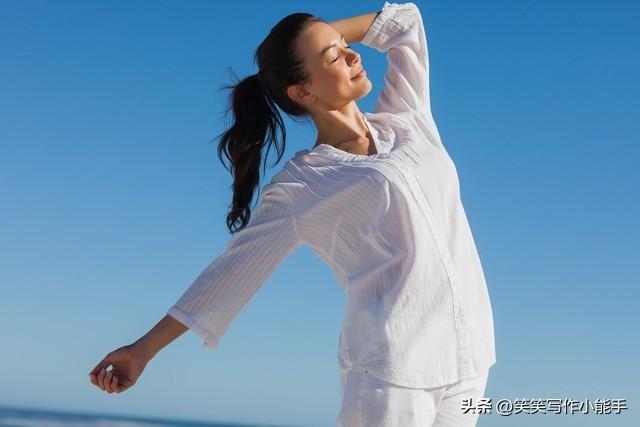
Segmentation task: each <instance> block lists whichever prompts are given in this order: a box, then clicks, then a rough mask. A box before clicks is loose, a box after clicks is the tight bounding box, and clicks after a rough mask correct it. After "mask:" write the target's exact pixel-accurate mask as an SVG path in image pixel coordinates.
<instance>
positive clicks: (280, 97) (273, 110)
mask: <svg viewBox="0 0 640 427" xmlns="http://www.w3.org/2000/svg"><path fill="white" fill-rule="evenodd" d="M318 21H322V22H326V21H324V20H323V19H322V18H320V17H317V16H314V15H312V14H310V13H304V12H298V13H292V14H290V15H287V16H286V17H284V18H283V19H281V20H280V21H279V22H278V23H277V24H276V25H275V26H274V27H273V28H272V29H271V31H270V32H269V35H268V36H267V37H266V38H265V39H264V41H263V42H262V43H260V46H258V48H257V49H256V52H255V54H254V62H255V63H256V65H257V66H258V69H259V70H260V71H259V72H258V73H256V74H253V75H250V76H248V77H246V78H245V79H244V80H242V81H240V82H238V81H237V77H236V83H235V84H232V85H230V86H223V89H231V90H232V92H231V94H230V96H229V106H228V108H227V110H226V111H227V113H228V112H229V110H233V116H234V122H233V125H232V126H231V127H230V128H229V129H228V130H226V131H225V132H223V133H222V134H221V136H222V137H221V139H220V143H219V144H218V157H220V161H221V162H222V164H223V165H224V166H225V168H227V170H229V171H230V172H231V174H232V175H233V186H232V187H233V201H232V203H231V205H230V206H229V208H230V210H229V213H228V215H227V220H226V222H227V227H228V228H229V231H231V233H232V234H233V233H235V232H237V231H240V230H242V229H243V228H244V227H245V226H246V225H247V224H248V223H249V220H250V218H251V209H250V206H249V205H250V204H251V200H252V199H253V193H254V191H255V188H256V187H258V185H259V184H260V161H261V159H262V149H263V148H264V147H265V146H266V147H267V153H266V154H268V153H269V149H270V148H271V145H275V146H276V149H277V153H278V159H277V160H276V162H275V164H277V163H278V162H279V161H280V159H281V158H282V156H283V154H284V148H285V142H286V130H285V127H284V122H283V120H282V116H281V115H280V113H279V112H278V107H279V108H280V109H281V110H282V111H284V112H285V113H286V114H287V115H289V116H290V117H291V118H292V119H294V120H296V118H297V117H308V114H309V112H308V111H307V110H306V109H305V108H303V107H302V106H301V105H299V104H298V103H297V102H295V101H294V100H292V99H291V98H290V97H289V96H288V95H287V88H288V87H289V86H290V85H296V84H300V83H303V82H306V81H308V79H309V73H308V71H307V69H306V67H305V65H304V61H303V59H302V58H301V56H300V55H299V52H298V51H297V49H296V48H295V41H296V39H297V37H298V35H299V34H300V33H301V32H302V31H303V30H304V29H305V28H306V27H307V26H308V25H309V24H311V23H312V22H318ZM278 130H279V131H280V134H281V135H282V141H281V142H280V141H279V140H278V137H277V136H278V135H277V133H278ZM218 137H220V135H219V136H218ZM223 155H224V157H226V158H227V159H228V160H230V162H231V165H230V167H227V165H225V160H224V158H223ZM265 162H266V155H265ZM275 164H274V165H273V166H275ZM263 170H264V169H263Z"/></svg>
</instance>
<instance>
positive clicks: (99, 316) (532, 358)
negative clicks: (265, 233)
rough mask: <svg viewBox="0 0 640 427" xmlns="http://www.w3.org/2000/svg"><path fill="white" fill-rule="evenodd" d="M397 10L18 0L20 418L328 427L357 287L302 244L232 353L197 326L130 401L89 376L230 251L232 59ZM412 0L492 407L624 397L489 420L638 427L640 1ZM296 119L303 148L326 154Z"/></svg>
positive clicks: (15, 382)
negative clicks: (281, 37) (310, 26)
mask: <svg viewBox="0 0 640 427" xmlns="http://www.w3.org/2000/svg"><path fill="white" fill-rule="evenodd" d="M382 3H383V2H382V1H379V2H378V1H376V2H370V1H350V2H337V1H323V2H320V1H316V2H313V1H300V0H298V1H278V2H273V3H269V4H267V3H264V2H257V1H256V2H246V1H243V2H215V1H188V2H180V1H157V2H150V1H139V0H138V1H126V2H125V1H91V2H84V1H57V2H54V1H2V2H0V40H2V42H1V43H0V144H1V148H2V150H1V152H0V153H1V154H0V197H1V199H0V200H1V201H2V209H1V210H0V236H2V237H1V238H0V251H1V256H0V286H1V294H0V295H1V298H0V322H1V324H2V328H1V331H2V332H1V335H0V337H1V339H2V351H0V402H2V404H6V405H25V406H26V405H34V406H38V407H43V408H52V409H65V410H79V411H100V412H107V413H117V414H135V415H152V416H161V417H162V416H167V417H172V418H179V417H186V418H192V419H203V420H228V421H254V422H255V421H262V422H272V423H282V424H292V425H293V424H297V425H305V426H330V425H332V424H333V423H334V421H335V417H336V415H337V411H338V410H339V406H340V401H339V371H338V365H337V359H336V351H337V345H338V336H339V328H340V322H341V318H342V311H343V308H344V297H343V294H342V292H341V289H340V287H339V286H338V284H337V283H336V281H335V279H334V277H333V275H332V274H331V271H330V270H329V268H328V267H327V266H326V265H325V264H323V263H322V261H320V260H319V259H318V258H316V257H315V255H314V254H313V253H312V252H311V250H310V249H309V248H308V247H306V246H305V247H302V248H301V249H300V250H299V251H297V252H295V253H294V254H293V255H291V256H290V257H289V258H288V259H287V260H286V261H285V262H284V263H283V264H281V265H280V267H279V268H278V269H277V270H276V272H274V274H273V275H272V276H271V277H270V278H269V280H268V281H267V282H265V284H264V286H263V287H262V288H261V289H260V291H259V292H258V293H257V294H256V296H255V297H254V299H253V300H252V301H251V302H250V304H249V305H248V306H247V307H246V308H245V310H244V311H242V312H241V313H240V315H239V316H238V317H237V318H236V321H235V322H234V324H233V325H232V326H231V328H230V330H229V331H228V332H227V334H226V335H225V336H224V337H223V339H222V341H221V345H220V347H219V349H217V350H213V351H212V350H209V349H205V348H203V347H201V340H200V339H199V338H197V336H196V335H195V334H193V333H191V332H188V333H187V334H185V335H183V336H182V337H180V338H179V339H178V340H177V341H175V342H174V343H173V344H172V345H170V346H169V347H167V348H166V349H165V350H163V351H162V352H161V353H159V354H158V355H157V357H156V358H155V359H153V360H152V361H151V362H150V364H149V365H148V366H147V369H146V370H145V372H144V373H143V376H142V377H141V378H140V381H139V383H138V384H137V385H136V386H135V387H134V388H132V389H131V390H129V391H127V392H125V393H123V394H107V393H104V392H102V391H101V390H99V389H97V388H96V387H94V386H93V385H91V384H90V383H89V380H88V377H87V374H88V372H89V370H90V369H91V368H92V367H93V366H94V365H95V364H96V363H97V362H98V361H99V360H100V359H101V358H102V357H103V356H104V355H105V354H106V353H107V352H109V351H111V350H113V349H115V348H116V347H119V346H121V345H125V344H128V343H130V342H132V341H133V340H135V339H137V338H138V337H139V336H140V335H142V334H144V333H145V332H146V331H147V330H148V329H149V328H150V327H151V326H153V325H154V324H155V323H156V322H157V321H158V320H159V319H160V318H161V317H162V316H164V314H165V312H166V310H167V309H168V308H169V306H170V305H172V304H173V303H174V302H175V300H176V299H177V298H178V297H179V296H180V295H181V293H182V292H183V291H184V289H186V287H188V286H189V285H190V284H191V283H192V281H193V280H194V279H195V277H196V276H197V275H198V274H199V273H200V271H201V270H202V269H203V268H204V267H205V266H206V265H207V264H208V263H209V262H210V261H211V260H212V259H213V258H214V257H216V256H217V255H218V254H220V253H221V251H222V250H223V249H224V247H225V245H226V243H227V241H228V239H229V234H228V231H227V229H226V226H225V224H224V218H225V215H226V208H227V205H228V203H229V201H230V197H231V193H230V185H231V177H230V176H229V174H228V172H227V171H226V170H225V169H224V168H223V167H222V165H221V164H220V163H219V161H218V158H217V155H216V153H215V146H216V143H215V142H214V143H209V141H211V140H212V138H214V136H216V135H217V134H219V133H220V132H221V131H222V130H223V129H224V127H225V125H226V123H225V120H224V118H223V110H224V108H225V106H226V104H225V102H226V95H227V92H224V91H218V88H219V87H220V86H221V85H222V84H227V83H229V82H230V81H231V80H230V76H229V73H228V69H227V67H229V66H231V67H232V68H233V70H234V71H235V72H236V73H237V74H238V76H240V77H244V76H246V75H247V74H249V73H253V72H255V71H256V69H255V68H254V64H253V63H252V55H253V52H254V50H255V48H256V47H257V45H258V44H259V43H260V42H261V41H262V40H263V38H264V37H265V36H266V34H267V33H268V31H269V29H270V28H271V27H272V26H273V25H274V24H275V23H276V22H277V21H278V20H279V19H281V18H282V17H284V16H285V15H287V14H289V13H292V12H298V11H309V12H312V13H315V14H318V15H320V16H323V17H324V18H326V19H329V20H332V19H337V18H342V17H346V16H351V15H356V14H360V13H366V12H372V11H375V10H377V9H379V8H380V6H382ZM416 3H417V4H418V6H419V7H420V9H421V11H422V15H423V18H424V21H425V25H426V29H427V38H428V43H429V49H430V61H431V91H432V95H431V100H432V107H433V113H434V117H435V120H436V123H437V124H438V127H439V130H440V134H441V136H442V140H443V143H444V144H445V145H446V147H447V148H448V150H449V153H450V155H451V156H452V158H453V159H454V161H455V163H456V166H457V169H458V173H459V177H460V182H461V191H462V198H463V202H464V204H465V207H466V210H467V216H468V218H469V221H470V223H471V227H472V230H473V233H474V236H475V238H476V244H477V246H478V250H479V252H480V256H481V260H482V263H483V267H484V270H485V275H486V279H487V283H488V286H489V292H490V296H491V299H492V303H493V311H494V317H495V328H496V329H495V330H496V349H497V359H498V362H497V364H496V365H495V366H494V367H493V368H492V371H491V375H490V377H489V384H488V387H487V391H486V393H485V396H487V397H491V398H492V399H493V402H496V401H497V400H499V399H510V400H514V399H516V398H541V399H547V398H575V399H582V400H584V399H585V398H590V399H595V398H597V397H601V398H626V399H628V402H629V406H630V407H631V409H629V410H627V411H625V414H623V415H594V414H588V415H573V416H571V415H555V416H553V415H536V416H534V415H523V414H519V415H512V416H510V417H505V416H502V417H501V416H498V415H486V416H484V415H483V416H482V417H481V418H480V422H479V424H478V425H479V426H485V427H487V426H512V425H518V426H539V425H563V426H596V425H598V426H600V425H602V426H604V425H606V426H619V425H620V426H622V425H633V424H636V425H637V424H638V422H639V421H640V417H639V416H638V412H637V410H636V409H635V408H634V406H637V402H638V398H639V397H640V395H639V392H638V387H637V384H638V382H639V381H640V375H639V370H638V368H637V358H638V350H640V346H639V345H638V342H639V341H638V338H639V334H638V329H637V326H638V324H640V322H639V320H640V319H639V317H640V316H639V315H638V312H639V310H638V309H639V305H638V297H639V294H640V293H639V291H638V285H639V284H640V280H639V279H638V277H639V274H638V273H639V268H638V255H639V251H638V241H639V239H640V236H639V234H640V233H639V232H638V231H639V230H638V218H639V217H640V212H639V211H640V209H639V208H640V204H639V200H638V192H637V186H638V182H639V180H638V178H639V172H638V157H639V156H638V154H639V152H640V148H639V143H640V138H639V137H638V135H639V133H640V126H639V123H640V121H639V120H638V111H640V108H639V107H640V105H639V99H640V90H639V85H638V76H639V75H640V69H639V68H640V67H639V62H640V61H639V55H638V52H640V46H639V44H640V43H639V41H640V34H639V31H638V22H640V13H639V12H640V7H639V6H638V4H637V3H636V2H631V1H609V2H604V1H599V2H596V1H577V0H576V1H562V2H556V1H519V2H514V1H506V0H503V1H490V2H472V1H462V2H450V1H416ZM354 48H355V49H356V50H358V51H359V52H360V53H361V54H362V60H363V64H364V65H365V67H366V68H367V71H368V75H369V78H370V79H371V80H372V82H373V85H374V89H373V91H372V92H371V93H370V94H369V95H368V96H367V97H366V98H364V99H362V100H360V101H359V102H358V104H359V106H360V109H361V110H362V111H371V110H372V109H373V105H374V103H375V99H376V96H377V94H378V93H379V91H380V89H381V85H382V83H383V78H382V77H383V72H384V70H385V66H386V59H385V57H384V55H383V54H380V53H378V52H376V51H373V50H370V49H369V48H366V47H364V46H362V45H354ZM286 124H287V125H288V135H289V139H288V141H287V152H286V154H285V159H287V158H289V157H290V156H292V155H293V153H294V152H295V151H297V150H300V149H303V148H310V147H311V146H312V145H313V143H314V140H315V131H314V130H313V128H312V127H310V126H308V125H301V124H296V123H294V122H293V121H291V120H289V119H287V122H286ZM285 159H283V161H282V163H280V164H278V165H277V166H276V167H275V168H273V169H270V170H269V172H268V174H267V176H266V177H265V178H264V181H263V184H264V183H266V182H267V181H268V180H269V179H270V177H271V175H273V173H275V172H276V171H277V170H279V169H280V167H281V166H282V164H283V163H284V160H285ZM270 160H271V161H273V158H271V159H270ZM514 418H515V420H514ZM633 420H635V421H633Z"/></svg>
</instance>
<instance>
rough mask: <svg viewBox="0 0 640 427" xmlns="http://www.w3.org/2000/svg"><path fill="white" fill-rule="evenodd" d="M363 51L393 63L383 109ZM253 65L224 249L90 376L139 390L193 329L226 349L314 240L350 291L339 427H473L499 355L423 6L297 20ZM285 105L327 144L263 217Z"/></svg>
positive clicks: (237, 138)
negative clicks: (439, 105) (238, 323)
mask: <svg viewBox="0 0 640 427" xmlns="http://www.w3.org/2000/svg"><path fill="white" fill-rule="evenodd" d="M353 42H359V43H361V44H363V45H365V46H369V47H372V48H375V49H376V50H378V51H380V52H386V54H387V59H388V68H387V71H386V74H385V79H384V88H383V89H382V93H381V94H380V97H379V98H378V100H377V103H376V106H375V110H374V112H371V113H361V112H360V110H359V109H358V106H357V104H356V100H358V99H360V98H362V97H364V96H365V95H367V94H368V93H369V92H370V91H371V82H370V81H369V79H368V78H367V74H366V71H365V69H364V66H363V64H362V62H361V61H360V56H359V55H358V53H357V52H355V51H354V50H353V49H352V48H351V46H350V45H349V43H353ZM255 58H256V61H257V64H258V67H259V71H258V73H256V74H255V75H251V76H249V77H247V78H245V79H244V80H242V81H240V82H239V83H237V84H236V85H234V86H232V87H233V93H232V98H231V104H232V107H233V112H234V117H235V122H234V124H233V126H232V127H231V128H230V129H228V130H227V131H226V132H225V133H224V134H223V135H222V139H221V143H220V145H219V151H218V154H219V155H220V156H221V154H222V153H223V152H224V154H225V155H226V156H227V158H228V159H230V160H231V162H232V166H233V168H232V170H233V175H234V183H233V191H234V194H233V204H232V206H231V210H230V212H229V214H228V217H227V226H228V227H229V229H230V230H231V232H232V234H233V235H232V237H231V239H230V240H229V243H228V245H227V248H226V250H225V252H224V253H222V254H221V255H220V256H218V258H216V259H215V260H214V261H213V262H211V264H210V265H209V266H207V268H206V269H205V270H204V271H203V272H202V273H201V274H200V275H199V276H198V278H197V279H196V280H195V282H194V283H193V284H192V285H191V286H190V287H189V288H188V289H187V290H186V291H185V292H184V293H183V295H182V296H181V297H180V299H179V300H178V301H177V302H176V303H175V305H173V306H171V307H170V308H169V310H168V312H167V315H166V316H165V317H164V318H163V319H162V320H161V321H160V322H158V324H156V325H155V326H154V327H153V328H152V329H151V330H150V331H149V332H148V333H147V334H146V335H144V336H143V337H141V338H140V339H139V340H137V341H136V342H135V343H133V344H130V345H127V346H124V347H121V348H118V349H116V350H114V351H113V352H111V353H109V354H107V355H106V356H105V358H104V359H103V360H102V361H101V362H100V363H99V364H98V365H97V366H96V367H95V369H94V370H93V371H92V372H91V373H90V377H91V382H92V383H93V384H95V385H96V386H98V387H100V388H101V389H103V390H105V391H106V392H108V393H112V392H116V393H119V392H122V391H124V390H127V389H128V388H130V387H131V386H132V385H134V384H135V382H136V380H137V378H138V377H139V376H140V374H141V373H142V371H143V369H144V367H145V366H146V364H147V363H148V362H149V360H150V359H151V358H152V357H153V356H154V355H155V354H156V353H157V352H158V351H160V350H161V349H162V348H163V347H165V346H166V345H167V344H169V343H170V342H172V341H173V340H174V339H175V338H177V337H178V336H180V335H181V334H182V333H184V332H185V331H186V330H188V329H191V330H192V331H193V332H194V333H196V334H197V335H198V336H199V337H201V338H202V339H203V345H204V346H205V347H207V348H211V349H214V348H216V347H217V346H218V344H219V341H220V339H221V337H222V336H223V334H224V333H225V332H226V330H227V329H228V328H229V326H230V325H231V323H232V321H233V319H234V318H235V316H236V315H237V314H238V313H239V312H240V310H241V309H242V308H243V307H244V306H245V305H246V304H247V303H248V302H249V300H250V299H251V298H252V296H253V295H254V294H255V293H256V291H257V290H258V289H259V288H260V286H261V285H262V284H263V283H264V282H265V281H266V279H267V278H268V277H269V275H270V274H271V273H272V272H273V271H274V270H275V268H276V267H277V266H278V265H279V264H280V263H281V262H282V261H283V260H284V259H285V258H286V257H287V256H288V255H290V254H291V253H293V252H294V251H295V250H296V249H298V248H299V246H300V245H302V244H306V245H308V246H309V247H310V248H311V249H312V250H313V251H314V252H315V253H316V254H317V255H318V256H319V257H320V258H321V259H322V260H323V261H325V262H326V263H327V264H328V265H329V266H330V267H331V269H332V271H333V272H334V273H335V276H336V279H337V281H338V282H339V283H340V285H341V286H342V287H343V288H344V290H345V292H346V297H347V300H346V308H345V312H344V319H343V327H342V330H341V333H340V343H339V353H338V361H339V363H340V368H341V392H342V408H341V410H340V413H339V415H338V417H337V418H338V419H337V423H338V426H349V427H353V426H366V427H373V426H385V427H390V426H398V427H400V426H401V427H412V426H416V427H417V426H420V427H424V426H439V427H442V426H456V427H461V426H473V425H475V424H476V422H477V417H478V415H477V413H476V412H475V411H474V410H473V406H475V405H476V404H477V403H478V402H477V400H478V398H480V397H482V396H483V393H484V390H485V386H486V381H487V377H488V371H489V368H490V367H491V366H492V365H493V364H495V361H496V359H495V347H494V330H493V316H492V311H491V304H490V300H489V295H488V291H487V286H486V283H485V279H484V274H483V270H482V267H481V264H480V259H479V256H478V253H477V251H476V247H475V243H474V239H473V236H472V234H471V230H470V228H469V224H468V221H467V218H466V215H465V212H464V209H463V206H462V202H461V200H460V189H459V183H458V176H457V172H456V168H455V166H454V163H453V161H452V160H451V158H450V157H449V155H448V153H447V151H446V150H445V147H444V146H443V145H442V142H441V139H440V136H439V133H438V130H437V128H436V124H435V122H434V119H433V117H432V113H431V106H430V98H429V85H428V83H429V60H428V52H427V42H426V36H425V30H424V26H423V21H422V17H421V14H420V11H419V9H418V8H417V7H416V5H415V4H413V3H403V4H397V3H388V2H385V3H384V5H383V7H382V9H381V10H380V11H378V12H377V13H376V12H374V13H368V14H364V15H359V16H354V17H351V18H345V19H341V20H338V21H334V22H331V23H327V22H325V21H323V20H322V19H321V18H318V17H315V16H313V15H310V14H306V13H295V14H292V15H289V16H287V17H285V18H284V19H283V20H281V21H280V22H279V23H278V24H277V25H276V26H275V27H273V29H272V30H271V32H270V33H269V35H268V36H267V37H266V39H265V40H264V41H263V42H262V43H261V44H260V46H259V47H258V49H257V51H256V55H255ZM277 107H279V108H280V109H282V110H283V111H284V112H286V113H287V114H289V115H291V116H293V117H295V116H307V117H309V116H310V117H311V119H312V120H313V121H314V123H315V125H316V126H317V131H318V132H317V135H318V136H317V140H316V141H315V144H314V145H313V147H311V148H310V149H302V150H299V151H297V152H296V153H295V155H294V156H293V157H292V158H291V159H289V160H288V161H287V162H286V164H285V165H284V167H283V168H282V170H281V171H280V172H278V173H277V174H276V175H275V176H274V177H273V179H272V180H271V182H270V183H268V184H267V185H266V186H265V187H264V189H263V191H262V193H261V194H260V196H259V197H258V205H257V207H256V210H255V212H254V213H253V215H251V212H250V209H249V203H250V201H251V200H252V197H253V193H254V190H255V189H256V187H257V186H258V183H259V166H260V161H261V158H262V157H263V150H264V148H265V146H270V145H271V144H274V143H276V142H277V138H276V132H277V131H278V130H280V131H281V134H282V140H283V141H282V142H283V144H282V146H280V147H278V148H279V155H280V156H282V152H283V146H284V139H285V133H284V130H285V129H284V125H283V122H282V118H281V116H280V114H279V112H278V109H277ZM267 148H268V147H267ZM221 158H222V156H221ZM109 366H112V369H111V370H110V371H107V370H106V368H107V367H109ZM469 399H470V400H469ZM465 400H466V401H465ZM465 404H466V405H467V406H471V407H472V408H471V409H469V408H467V410H465V408H464V406H465Z"/></svg>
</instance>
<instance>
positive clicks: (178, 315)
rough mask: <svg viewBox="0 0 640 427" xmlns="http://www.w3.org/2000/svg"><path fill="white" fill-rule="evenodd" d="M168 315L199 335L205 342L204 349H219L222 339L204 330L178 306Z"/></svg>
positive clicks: (173, 307)
mask: <svg viewBox="0 0 640 427" xmlns="http://www.w3.org/2000/svg"><path fill="white" fill-rule="evenodd" d="M167 314H168V315H170V316H171V317H173V318H174V319H176V320H178V321H179V322H180V323H182V324H184V325H185V326H187V327H188V328H189V329H190V330H191V331H193V332H194V333H195V334H196V335H198V336H199V337H200V338H201V339H202V340H203V343H202V346H203V347H205V348H210V349H215V348H217V347H218V344H219V342H220V339H219V338H218V337H217V336H215V335H213V334H212V333H210V332H209V331H207V330H206V329H205V328H203V327H202V326H201V325H200V324H199V323H198V322H197V321H196V320H195V319H194V318H193V317H191V316H189V315H188V314H187V313H185V312H184V311H182V310H180V309H179V308H178V307H177V306H175V305H174V306H172V307H171V308H170V309H169V310H168V311H167Z"/></svg>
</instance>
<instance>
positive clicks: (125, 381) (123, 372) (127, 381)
mask: <svg viewBox="0 0 640 427" xmlns="http://www.w3.org/2000/svg"><path fill="white" fill-rule="evenodd" d="M152 357H153V356H150V355H149V354H148V353H147V352H144V351H142V349H140V348H139V347H137V346H136V345H135V344H129V345H125V346H123V347H120V348H118V349H116V350H114V351H112V352H111V353H109V354H107V355H106V356H105V357H104V359H102V361H100V363H98V364H97V365H96V367H95V368H93V370H92V371H91V372H90V373H89V378H90V380H91V383H92V384H94V385H95V386H97V387H99V388H101V389H102V390H104V391H106V392H107V393H114V392H115V393H122V392H123V391H125V390H127V389H129V388H130V387H131V386H133V385H134V384H135V383H136V381H137V380H138V377H139V376H140V374H142V371H143V370H144V368H145V366H146V365H147V363H148V362H149V360H151V358H152ZM109 366H112V369H111V370H110V371H107V367H109Z"/></svg>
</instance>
